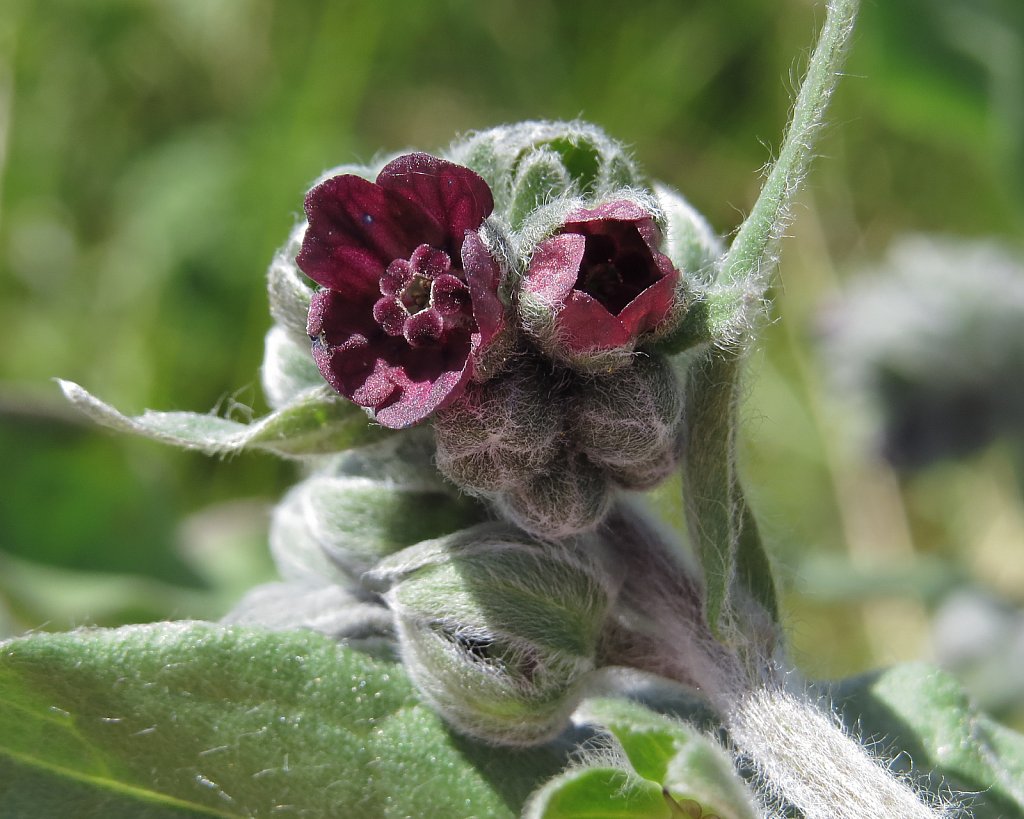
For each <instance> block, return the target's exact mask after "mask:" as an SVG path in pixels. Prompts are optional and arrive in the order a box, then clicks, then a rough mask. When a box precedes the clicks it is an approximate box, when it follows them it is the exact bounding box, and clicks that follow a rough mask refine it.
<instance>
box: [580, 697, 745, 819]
mask: <svg viewBox="0 0 1024 819" xmlns="http://www.w3.org/2000/svg"><path fill="white" fill-rule="evenodd" d="M577 715H578V716H579V717H582V718H585V719H587V720H589V721H591V722H594V723H597V724H599V725H600V726H601V727H602V728H604V729H605V730H606V731H608V732H609V733H610V734H612V735H613V736H614V737H615V738H616V739H617V740H618V741H619V743H620V744H621V745H622V750H623V751H624V752H625V754H626V757H627V759H628V760H629V764H630V765H631V766H632V768H633V770H634V771H635V772H636V774H637V775H638V776H640V777H643V778H644V779H646V780H651V781H652V782H655V783H657V784H658V785H659V788H660V787H664V788H666V789H667V790H668V792H669V793H670V794H671V796H672V797H673V798H674V799H675V800H676V801H677V802H683V803H685V802H686V801H691V802H696V803H698V804H699V805H701V806H702V807H703V809H704V810H705V812H708V813H713V814H716V815H718V816H720V817H721V818H722V819H755V817H756V816H757V812H756V810H755V809H754V806H753V802H752V801H751V796H750V791H749V790H748V788H747V786H746V785H745V784H744V782H743V780H742V779H740V777H739V775H738V774H737V773H736V771H735V769H734V767H733V764H732V761H731V760H730V758H729V757H728V755H727V754H726V753H725V751H724V750H723V749H722V748H721V747H720V746H718V745H717V744H716V743H715V742H713V741H712V740H710V739H709V738H707V737H706V736H705V735H704V734H703V733H701V732H700V731H699V730H697V729H696V728H694V727H693V726H691V725H688V724H686V723H684V722H682V721H680V720H678V719H673V718H672V717H669V716H666V715H664V714H659V713H657V712H655V711H651V710H650V709H648V708H645V707H644V706H642V705H640V704H638V703H635V702H630V701H629V700H625V699H593V700H588V701H586V702H585V703H584V704H583V706H582V707H581V708H580V709H579V711H578V714H577Z"/></svg>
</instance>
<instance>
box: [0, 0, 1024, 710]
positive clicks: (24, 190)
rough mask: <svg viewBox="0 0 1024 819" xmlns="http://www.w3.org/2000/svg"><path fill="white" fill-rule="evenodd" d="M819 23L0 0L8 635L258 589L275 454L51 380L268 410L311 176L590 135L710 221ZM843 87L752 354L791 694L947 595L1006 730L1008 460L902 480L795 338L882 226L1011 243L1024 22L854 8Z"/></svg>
mask: <svg viewBox="0 0 1024 819" xmlns="http://www.w3.org/2000/svg"><path fill="white" fill-rule="evenodd" d="M822 19H823V8H822V4H821V3H819V2H812V0H777V1H776V2H772V3H766V2H763V0H724V2H711V0H703V1H702V2H682V0H634V2H631V3H629V4H627V5H626V6H623V5H622V4H618V3H588V4H578V3H568V2H562V3H557V2H554V0H518V1H517V2H491V3H479V2H470V1H469V0H435V2H432V3H409V2H397V0H378V2H373V3H370V2H362V3H356V2H325V1H319V2H313V1H312V0H310V1H309V2H289V3H285V2H277V3H274V2H271V0H224V1H223V2H208V0H165V1H164V2H158V0H148V1H147V0H90V2H87V3H84V2H80V0H7V2H6V3H4V4H3V6H2V7H0V186H2V187H0V463H2V468H0V636H3V635H5V634H13V633H18V632H20V631H22V630H24V629H27V628H44V629H63V628H67V627H69V626H72V625H80V624H92V623H99V624H104V625H107V624H116V623H120V622H129V621H139V620H147V619H157V618H165V617H216V616H219V615H220V614H221V613H223V611H225V610H226V608H227V607H228V606H230V605H231V603H232V602H233V601H234V600H235V599H237V597H238V596H239V595H240V594H241V592H242V591H243V590H244V589H245V588H247V587H248V586H250V585H252V584H254V583H256V582H258V581H260V580H262V579H264V578H267V577H269V576H270V575H271V573H272V569H271V566H270V563H269V559H268V557H267V555H266V542H265V526H266V518H267V509H268V507H269V505H270V504H271V503H272V502H273V500H274V499H275V498H276V497H278V496H279V495H280V494H281V493H282V492H283V491H284V490H285V488H286V487H287V486H288V485H289V483H290V482H291V481H292V480H294V477H295V475H294V472H293V469H292V467H290V466H289V465H287V464H282V463H279V462H275V461H274V460H273V459H271V458H269V457H258V456H246V457H240V458H237V459H234V460H230V461H226V462H225V461H219V460H216V459H209V458H205V457H203V456H201V455H197V454H191V453H183V452H178V451H174V450H171V449H167V448H162V447H160V446H159V445H157V444H151V443H147V442H143V441H138V440H133V439H130V438H126V437H118V436H113V435H111V434H108V433H106V432H104V431H102V430H99V429H97V428H94V427H92V426H89V425H88V424H84V423H82V421H81V420H80V419H79V418H78V417H76V416H75V414H74V413H73V412H71V411H70V410H69V409H68V408H67V407H66V406H65V404H64V403H63V401H62V399H61V398H60V396H59V392H58V390H57V387H56V386H55V385H54V384H53V383H52V381H51V379H52V378H53V377H55V376H60V377H64V378H69V379H72V380H74V381H78V382H80V383H82V384H83V385H85V386H86V387H87V388H88V389H89V390H91V391H93V392H95V393H97V394H98V395H99V396H101V397H102V398H104V399H105V400H107V401H110V402H111V403H113V404H115V405H116V406H118V407H119V408H122V409H124V410H125V411H129V412H138V411H141V410H142V409H143V408H145V407H152V408H158V409H193V410H199V411H205V410H207V409H210V408H213V407H219V408H220V410H221V411H223V412H228V413H229V414H231V415H232V417H237V418H244V417H246V413H247V412H249V411H255V412H256V413H260V412H262V411H264V409H265V406H264V404H263V403H262V399H261V396H260V395H259V381H258V375H257V372H258V367H259V362H260V359H261V355H262V338H263V334H264V333H265V332H266V330H267V328H268V327H269V323H270V322H269V317H268V315H267V305H266V296H265V291H264V282H263V274H264V271H265V269H266V266H267V264H268V262H269V260H270V258H271V254H272V253H273V251H274V250H275V249H276V248H277V247H278V246H279V245H280V244H281V243H282V242H283V241H284V239H285V237H286V235H287V233H288V231H289V229H290V227H291V226H292V225H293V223H294V222H295V220H296V219H297V217H298V215H299V213H300V210H301V203H302V196H303V193H304V191H305V189H306V187H307V185H308V184H309V183H310V181H311V180H313V179H314V178H315V177H316V176H317V175H318V174H319V173H320V172H321V171H322V170H324V169H325V168H327V167H330V166H332V165H336V164H340V163H343V162H352V161H361V160H368V159H370V158H371V157H372V156H373V155H374V154H375V153H376V152H378V151H395V150H399V149H402V148H405V147H417V148H420V149H424V150H431V149H434V150H436V149H440V148H443V146H445V145H446V144H447V143H448V142H449V141H450V139H451V138H452V137H453V136H454V135H456V134H458V133H461V132H465V131H468V130H472V129H476V128H482V127H487V126H489V125H493V124H498V123H502V122H507V121H514V120H520V119H527V118H571V117H575V116H582V117H584V118H585V119H588V120H590V121H593V122H595V123H597V124H599V125H601V126H603V127H604V128H605V129H606V130H607V131H608V132H609V133H610V134H611V135H612V136H615V137H617V138H619V139H622V140H623V141H625V142H627V143H628V144H630V145H631V146H632V147H633V148H634V150H635V153H636V156H637V157H638V159H639V160H640V161H641V163H642V164H644V165H645V166H646V168H647V170H648V171H649V173H650V174H651V176H652V177H655V178H659V179H662V180H664V181H666V182H668V183H669V184H671V185H673V186H675V187H677V188H679V189H680V190H682V191H683V192H684V194H685V195H686V196H687V197H688V198H689V199H690V200H691V201H692V202H693V204H694V205H696V206H697V207H698V208H699V209H700V210H701V211H703V212H704V213H705V214H706V215H707V216H708V218H709V220H710V221H711V223H712V224H713V226H714V227H715V228H716V229H717V230H718V231H720V232H721V233H723V234H728V233H729V232H730V231H732V230H733V229H734V228H735V227H736V225H737V224H738V222H739V221H740V219H741V215H742V213H744V212H745V210H746V209H748V208H749V207H750V205H751V203H752V202H753V199H754V197H755V196H756V193H757V190H758V187H759V183H760V179H761V177H760V175H759V169H760V168H761V167H762V166H763V165H764V163H765V162H766V161H768V159H769V158H770V156H771V151H772V148H773V147H774V146H778V144H779V142H780V139H781V133H782V129H783V127H784V125H785V122H786V118H787V113H788V109H789V106H790V102H791V97H792V94H793V92H794V89H795V86H796V84H797V81H798V78H799V76H800V74H801V72H802V69H803V66H804V65H805V63H806V58H807V55H808V53H809V50H810V47H811V45H812V43H813V40H814V37H815V34H816V32H817V29H818V27H819V26H820V24H821V21H822ZM847 74H848V76H847V78H846V79H845V81H844V82H843V83H842V84H841V86H840V89H839V92H838V94H837V97H836V99H835V104H834V108H833V111H832V115H831V121H832V125H831V126H830V127H829V128H828V130H827V131H826V132H825V134H824V137H823V139H822V142H821V145H820V154H821V156H820V158H819V160H818V161H817V163H816V165H815V167H814V169H813V173H812V176H811V178H810V180H809V185H808V187H807V190H806V192H805V193H804V194H803V196H802V197H801V203H800V207H799V208H798V210H797V215H796V221H795V222H794V225H793V227H792V229H791V231H790V233H791V234H792V238H790V239H788V240H787V241H786V242H785V244H784V253H783V261H782V267H781V274H780V277H779V282H780V285H779V286H778V287H777V288H776V292H775V315H776V316H779V317H781V319H782V320H781V321H780V322H776V323H775V324H773V325H772V326H771V327H770V328H769V330H768V333H767V336H766V339H765V341H764V343H763V344H762V345H761V346H760V347H759V348H758V350H757V351H756V353H755V354H754V356H753V357H752V360H751V377H750V379H749V389H748V393H749V395H748V402H747V410H746V419H747V422H748V423H747V429H746V435H745V440H744V444H743V458H744V461H745V468H746V472H747V475H748V484H749V485H750V486H751V488H752V491H753V495H754V499H755V503H756V506H755V508H756V509H757V511H758V513H759V515H760V517H761V518H762V519H763V521H764V526H765V529H766V532H767V534H768V537H769V540H770V543H771V545H772V548H773V551H774V553H775V554H776V556H777V557H778V562H779V565H780V568H781V571H782V577H783V580H784V583H785V585H786V589H787V596H786V612H787V620H788V622H789V625H790V629H791V633H792V637H793V644H794V655H795V657H796V659H797V661H798V663H799V664H800V665H801V666H802V668H804V669H805V670H806V671H807V673H808V674H810V675H813V676H821V677H831V676H838V675H845V674H849V673H854V672H857V671H861V670H864V669H867V668H870V667H873V666H876V665H880V664H885V663H891V662H895V661H899V660H906V659H914V658H934V657H935V655H936V645H935V643H936V639H938V638H941V637H942V634H941V633H940V632H939V631H938V630H937V629H936V627H935V621H936V616H937V613H943V612H945V614H946V615H948V609H945V608H944V606H946V605H947V604H948V603H949V601H950V600H951V599H954V598H955V597H956V595H964V594H966V595H968V597H969V599H971V600H974V601H975V602H977V601H979V600H980V601H982V604H981V605H980V610H982V611H986V610H987V611H989V613H990V614H992V612H995V614H992V617H995V620H993V619H992V617H989V619H988V620H986V621H985V623H987V625H986V626H985V627H986V628H989V630H990V631H991V628H994V626H992V623H993V622H996V621H998V623H1000V624H1002V625H1001V626H1000V627H1001V628H1003V629H1004V630H1003V631H1002V632H999V633H1000V634H1002V635H1003V637H1002V638H1000V639H1003V640H1004V641H1005V640H1010V641H1011V642H1012V641H1013V640H1016V645H1017V649H1016V651H1017V653H1016V654H1013V653H1012V652H997V655H998V656H995V657H981V658H980V659H979V658H977V657H976V658H974V659H973V660H971V661H970V662H968V661H965V662H963V663H961V664H960V665H959V666H958V667H957V668H956V669H955V670H957V672H958V673H960V674H961V676H962V678H964V679H965V680H966V681H967V682H968V684H969V685H971V686H972V687H973V688H974V690H975V691H976V693H978V695H979V696H980V697H981V698H982V700H983V701H984V702H985V703H986V704H987V705H989V706H990V707H992V708H994V709H995V710H997V711H998V712H999V713H1000V714H1002V715H1004V716H1005V717H1006V718H1008V719H1010V720H1012V721H1017V722H1018V724H1019V723H1020V720H1021V711H1020V708H1021V697H1022V695H1021V693H1020V692H1021V690H1024V684H1022V683H1021V682H1020V681H1022V680H1024V620H1022V619H1021V616H1020V615H1019V614H1017V612H1018V611H1019V610H1020V607H1021V605H1022V604H1024V492H1022V486H1021V480H1022V477H1021V474H1020V471H1019V464H1017V463H1016V462H1015V461H1014V459H1013V457H1012V454H1011V450H1010V449H1009V448H1008V447H1007V445H1006V444H1005V443H1000V442H996V443H995V444H993V445H991V446H989V447H986V448H985V449H984V450H983V451H980V452H977V453H975V454H972V455H971V456H969V457H967V458H964V459H961V460H959V461H946V462H943V463H940V464H937V465H935V466H932V467H929V468H927V469H924V470H921V471H919V472H917V473H915V474H913V475H898V474H897V473H896V472H894V471H893V470H892V469H891V468H890V467H888V466H887V465H886V464H885V463H884V461H882V460H881V459H880V458H879V457H877V455H876V453H875V452H874V451H873V449H872V448H871V447H870V446H865V445H864V443H863V441H864V436H863V435H858V433H857V430H858V429H859V428H860V427H863V425H864V424H865V420H864V419H863V418H861V417H859V416H858V415H857V414H856V413H853V412H850V411H848V408H846V407H845V405H844V401H843V400H842V397H841V396H838V395H836V394H835V391H834V389H833V387H832V386H831V384H830V382H829V378H828V373H827V367H826V366H825V365H824V364H823V363H822V360H821V357H820V356H819V354H818V351H817V347H816V343H815V333H814V327H815V315H816V311H817V310H818V308H819V306H820V305H821V304H822V302H823V301H825V300H827V299H828V298H829V297H830V296H832V295H833V294H834V293H835V292H836V291H837V290H839V289H841V288H842V287H843V283H844V280H845V279H847V278H849V276H850V275H851V273H850V271H851V270H855V269H856V268H857V266H858V265H860V264H862V263H864V262H870V261H872V260H874V259H877V258H878V257H879V256H880V255H881V254H882V253H883V252H884V250H885V248H886V247H887V245H888V244H889V242H890V240H892V239H893V238H894V237H897V236H900V235H902V234H905V233H908V232H929V233H943V234H952V235H958V236H967V237H996V238H1000V239H1002V240H1003V241H1006V242H1009V243H1011V244H1013V245H1016V246H1017V247H1018V248H1020V245H1021V238H1022V236H1024V5H1022V4H1021V3H1020V2H1019V0H892V2H889V1H888V0H887V1H886V2H874V3H867V4H866V5H865V8H864V9H863V13H862V18H861V21H860V26H859V29H858V32H857V34H856V36H855V41H854V47H853V51H852V54H851V58H850V61H849V63H848V66H847ZM986 606H988V607H989V608H988V609H986V608H985V607H986ZM978 609H979V607H978V606H975V609H972V611H974V610H978ZM949 616H952V619H953V622H954V624H956V623H962V620H963V618H960V617H957V616H953V615H949ZM949 616H947V618H946V619H949ZM1000 618H1002V619H1000ZM1014 618H1016V619H1014ZM982 619H983V620H984V618H982ZM997 642H998V641H997ZM986 663H988V665H986ZM1011 663H1015V664H1016V665H1015V667H1014V668H1009V667H1008V665H1009V664H1011ZM1014 675H1016V676H1014ZM1000 679H1001V680H1002V684H1003V688H1000V683H999V680H1000ZM1007 679H1009V680H1010V684H1011V685H1012V683H1013V680H1017V687H1016V688H1012V687H1011V689H1010V690H1009V691H1007V690H1004V689H1005V688H1006V680H1007Z"/></svg>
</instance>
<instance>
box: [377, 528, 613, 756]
mask: <svg viewBox="0 0 1024 819" xmlns="http://www.w3.org/2000/svg"><path fill="white" fill-rule="evenodd" d="M588 547H589V548H588ZM597 553H598V550H597V549H596V548H594V544H584V543H581V544H561V545H559V546H557V547H552V546H551V545H542V544H539V543H535V542H531V541H529V540H527V539H525V537H524V535H523V534H522V532H519V531H517V530H515V529H511V528H509V527H507V526H505V525H503V524H482V525H480V526H476V527H472V528H470V529H466V530H464V531H462V532H458V533H456V534H454V535H449V536H447V537H443V538H438V539H436V540H432V541H425V542H423V543H420V544H418V545H416V546H413V547H410V548H408V549H405V550H403V551H402V552H399V553H397V554H395V555H393V556H392V557H390V558H388V559H387V560H384V561H382V562H381V563H379V564H378V565H377V567H376V568H375V569H374V570H373V571H372V572H370V573H369V576H368V577H369V580H370V582H371V583H372V584H374V585H375V586H377V587H378V588H381V589H386V591H385V593H384V599H385V600H386V601H387V604H388V607H389V608H390V609H391V610H392V611H393V612H394V614H395V618H396V621H397V626H398V636H399V645H400V647H401V651H402V658H403V661H404V663H405V666H406V669H407V670H408V672H409V674H410V676H411V677H412V679H413V680H414V681H415V682H416V685H417V686H418V687H419V689H420V691H421V692H422V694H423V695H424V697H425V698H426V699H427V700H428V701H429V702H430V703H431V704H433V705H434V706H435V707H436V708H437V709H438V711H439V712H440V713H441V715H442V716H444V717H445V718H446V719H447V720H448V721H449V722H451V723H452V724H453V725H454V726H456V727H457V728H458V729H459V730H461V731H463V732H465V733H468V734H470V735H471V736H474V737H477V738H480V739H483V740H486V741H489V742H494V743H499V744H507V745H535V744H538V743H541V742H544V741H545V740H548V739H550V738H552V737H554V736H556V735H557V734H559V733H561V732H562V731H563V730H564V729H565V728H566V727H567V725H568V719H569V715H570V714H571V713H572V711H573V709H574V708H575V706H576V704H577V702H578V701H579V698H580V697H581V696H582V694H583V691H584V687H585V684H586V681H587V679H588V676H589V675H590V674H591V672H593V671H594V669H595V653H596V646H597V640H598V636H599V633H600V630H601V628H602V625H603V622H604V618H605V614H606V612H607V610H608V607H609V605H610V604H611V601H612V599H613V597H614V593H615V581H614V579H613V578H612V577H611V576H610V575H609V573H608V572H607V571H606V570H605V569H604V567H603V566H602V565H601V563H600V560H599V557H598V554H597Z"/></svg>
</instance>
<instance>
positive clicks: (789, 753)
mask: <svg viewBox="0 0 1024 819" xmlns="http://www.w3.org/2000/svg"><path fill="white" fill-rule="evenodd" d="M725 720H726V724H727V726H728V728H729V734H730V736H731V737H732V740H733V742H734V743H735V744H736V746H737V748H738V749H739V751H740V752H741V753H742V754H743V755H744V756H746V757H747V758H748V759H749V760H750V761H751V762H752V763H753V765H754V767H755V769H756V770H757V772H758V774H759V776H760V778H761V781H762V783H763V785H764V786H765V787H766V789H767V790H768V791H769V792H770V793H771V794H772V795H774V796H776V797H781V798H783V799H784V800H785V801H787V802H789V803H790V804H792V805H794V806H795V807H797V808H799V809H800V811H801V813H802V814H803V815H804V816H805V817H806V819H867V817H876V816H877V817H883V816H884V817H886V819H939V818H940V817H944V816H948V815H949V813H948V812H946V811H945V810H943V809H942V808H939V807H932V806H930V805H928V804H926V803H925V802H924V801H922V800H921V798H920V797H919V796H918V795H917V794H916V793H915V792H914V791H913V790H912V789H911V788H910V787H909V786H908V785H907V784H906V783H905V782H903V781H901V780H900V779H898V778H896V777H895V776H894V775H893V774H892V773H891V772H889V771H887V770H886V769H885V767H884V764H882V763H881V761H879V760H875V759H873V758H872V757H871V756H870V755H869V754H868V752H867V750H866V749H865V748H864V747H863V746H861V745H860V744H859V743H858V742H857V741H856V740H854V739H853V738H852V737H850V736H848V735H847V734H846V732H845V731H844V730H843V728H842V727H841V726H840V725H839V724H838V723H837V721H836V719H835V718H834V717H833V716H832V715H831V714H829V713H827V712H826V711H824V710H822V709H820V708H819V707H818V706H817V705H815V704H814V703H813V702H809V701H808V700H806V699H803V698H801V697H799V696H795V695H793V694H790V693H788V692H785V691H783V690H781V689H779V688H777V687H774V686H771V685H769V686H765V687H762V688H757V689H753V690H751V691H748V692H746V693H745V694H741V695H740V696H738V697H737V698H736V700H735V701H734V702H733V704H732V707H731V709H730V710H729V712H728V713H727V714H726V715H725Z"/></svg>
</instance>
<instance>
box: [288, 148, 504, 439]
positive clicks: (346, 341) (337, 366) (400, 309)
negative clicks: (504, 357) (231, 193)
mask: <svg viewBox="0 0 1024 819" xmlns="http://www.w3.org/2000/svg"><path fill="white" fill-rule="evenodd" d="M493 208H494V200H493V199H492V197H491V191H490V188H488V187H487V183H486V182H484V180H483V179H481V178H480V177H479V176H477V175H476V174H475V173H473V172H472V171H471V170H469V169H468V168H463V167H461V166H459V165H454V164H452V163H451V162H446V161H445V160H443V159H438V158H436V157H433V156H429V155H427V154H407V155H405V156H401V157H399V158H398V159H396V160H394V161H393V162H390V163H389V164H388V165H386V166H385V167H384V169H383V170H381V172H380V173H379V174H378V175H377V181H376V182H375V183H374V182H369V181H367V180H365V179H363V178H361V177H358V176H352V175H349V174H345V175H343V176H335V177H332V178H331V179H328V180H326V181H325V182H322V183H321V184H319V185H317V186H316V187H315V188H313V189H312V190H311V191H310V192H309V193H308V194H307V195H306V216H307V218H308V219H309V227H308V228H307V229H306V235H305V237H304V238H303V240H302V249H301V250H300V251H299V255H298V256H297V257H296V262H297V263H298V265H299V267H300V268H301V269H302V271H303V272H304V273H305V274H306V275H307V276H309V277H310V278H311V279H313V281H315V282H317V283H318V284H321V285H323V287H324V288H325V289H323V290H320V291H318V292H317V293H316V294H315V295H314V296H313V301H312V303H311V305H310V308H309V322H308V326H307V329H308V332H309V335H310V338H311V339H312V341H313V357H314V359H315V360H316V363H317V366H318V367H319V368H320V372H321V373H323V376H324V378H325V379H327V381H328V383H330V385H331V386H332V387H334V389H336V390H337V391H338V392H340V393H341V394H342V395H345V396H347V397H348V398H350V399H352V400H353V401H354V402H355V403H357V404H359V405H360V406H363V407H367V408H368V409H371V410H373V412H374V414H375V417H376V419H377V421H378V422H379V423H381V424H383V425H384V426H386V427H391V428H392V429H400V428H402V427H406V426H409V425H410V424H415V423H416V422H417V421H422V420H423V419H424V418H426V417H427V416H428V415H430V414H431V413H432V412H434V411H435V410H437V409H440V408H441V407H443V406H445V405H446V404H447V403H448V402H449V401H451V400H453V399H454V398H455V397H457V396H458V395H459V394H460V393H461V392H462V390H463V389H464V388H465V385H466V383H467V381H468V380H469V379H470V377H471V376H472V374H473V365H474V359H475V356H476V355H477V354H478V353H480V352H481V351H482V350H483V349H484V348H485V347H486V346H487V345H488V344H489V343H490V341H491V340H492V339H493V338H494V336H495V334H496V333H497V332H498V330H500V329H501V327H502V325H503V323H504V314H503V310H502V305H501V302H500V301H499V300H498V296H497V287H498V277H499V270H498V267H497V265H496V264H495V263H494V261H493V260H492V259H491V257H490V254H489V253H488V252H487V250H486V248H485V247H484V244H483V242H482V241H481V240H480V237H479V236H478V235H477V233H476V231H477V229H478V228H479V227H480V225H481V223H482V222H483V220H484V219H486V218H487V216H488V215H489V214H490V212H491V210H492V209H493Z"/></svg>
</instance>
